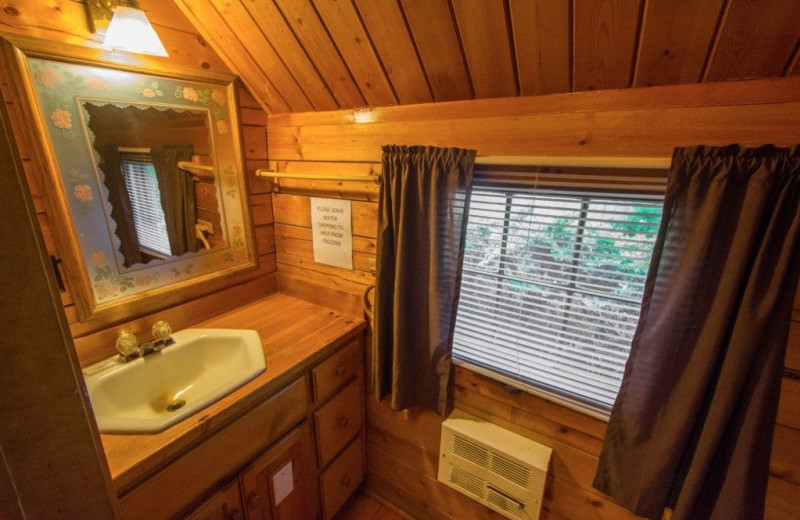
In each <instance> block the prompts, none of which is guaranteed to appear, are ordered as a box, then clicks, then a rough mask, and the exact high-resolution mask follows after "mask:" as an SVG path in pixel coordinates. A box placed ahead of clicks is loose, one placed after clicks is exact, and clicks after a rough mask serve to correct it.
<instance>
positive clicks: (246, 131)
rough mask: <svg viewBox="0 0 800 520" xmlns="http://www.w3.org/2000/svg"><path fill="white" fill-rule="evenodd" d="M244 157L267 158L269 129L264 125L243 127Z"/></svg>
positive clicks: (249, 158)
mask: <svg viewBox="0 0 800 520" xmlns="http://www.w3.org/2000/svg"><path fill="white" fill-rule="evenodd" d="M242 140H243V141H244V157H245V159H246V160H248V161H249V160H251V159H262V160H263V159H266V158H267V130H266V128H264V127H263V126H245V127H243V128H242Z"/></svg>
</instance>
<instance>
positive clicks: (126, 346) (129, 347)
mask: <svg viewBox="0 0 800 520" xmlns="http://www.w3.org/2000/svg"><path fill="white" fill-rule="evenodd" d="M138 349H139V340H137V339H136V336H135V335H134V334H131V333H130V332H122V333H120V335H119V337H118V338H117V350H118V351H119V353H120V354H122V355H123V356H130V355H132V354H134V353H136V351H137V350H138Z"/></svg>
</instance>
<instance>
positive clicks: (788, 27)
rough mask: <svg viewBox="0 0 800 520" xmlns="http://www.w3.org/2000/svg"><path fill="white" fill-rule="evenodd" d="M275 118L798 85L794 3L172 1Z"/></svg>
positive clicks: (799, 42)
mask: <svg viewBox="0 0 800 520" xmlns="http://www.w3.org/2000/svg"><path fill="white" fill-rule="evenodd" d="M175 3H176V4H177V5H178V6H179V7H180V9H181V10H182V11H183V12H184V14H185V15H186V16H187V17H188V18H189V20H190V21H191V22H192V23H193V24H194V26H195V27H196V29H197V30H199V31H200V33H201V34H202V35H203V37H204V38H205V39H206V40H208V42H209V43H210V44H211V45H212V47H213V48H214V49H215V50H216V51H217V53H219V55H220V56H221V57H222V59H223V60H224V61H225V62H226V63H227V65H228V66H229V67H230V68H231V69H232V70H233V71H234V72H236V73H237V74H238V75H239V76H241V78H242V80H243V81H244V83H245V84H246V85H247V87H248V88H249V89H250V91H251V92H252V93H253V94H254V95H255V96H256V98H257V99H258V100H259V102H260V103H261V104H262V106H263V107H264V108H265V109H266V110H267V111H268V112H269V113H271V114H276V113H285V112H306V111H319V110H332V109H338V108H342V109H350V108H356V107H365V106H384V105H396V104H409V103H425V102H431V101H437V102H438V101H453V100H463V99H475V98H493V97H506V96H529V95H538V94H551V93H560V92H577V91H585V90H595V89H609V88H629V87H646V86H651V85H669V84H679V83H695V82H710V81H723V80H732V79H745V78H755V77H761V78H763V77H779V76H786V75H798V74H800V0H175Z"/></svg>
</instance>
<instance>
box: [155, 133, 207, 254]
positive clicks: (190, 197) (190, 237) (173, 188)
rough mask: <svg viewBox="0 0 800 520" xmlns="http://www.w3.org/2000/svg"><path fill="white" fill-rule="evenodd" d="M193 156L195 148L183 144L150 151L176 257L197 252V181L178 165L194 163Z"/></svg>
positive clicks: (160, 147)
mask: <svg viewBox="0 0 800 520" xmlns="http://www.w3.org/2000/svg"><path fill="white" fill-rule="evenodd" d="M192 153H193V148H192V145H182V144H170V145H159V146H154V147H153V148H152V149H151V150H150V156H151V158H152V159H153V166H155V169H156V177H158V189H159V191H160V192H161V206H162V208H163V210H164V220H165V221H166V223H167V234H168V235H169V245H170V249H171V250H172V254H173V255H175V256H180V255H182V254H184V253H186V252H189V251H191V252H195V251H197V250H198V247H197V235H196V231H195V224H196V223H197V214H196V209H195V206H196V203H195V198H196V195H195V191H194V181H193V180H192V176H191V174H190V173H189V172H187V171H184V170H181V169H180V168H178V162H179V161H189V160H191V158H192Z"/></svg>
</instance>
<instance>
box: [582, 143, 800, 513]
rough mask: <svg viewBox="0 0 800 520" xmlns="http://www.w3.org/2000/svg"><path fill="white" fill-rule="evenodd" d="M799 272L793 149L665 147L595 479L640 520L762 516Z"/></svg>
mask: <svg viewBox="0 0 800 520" xmlns="http://www.w3.org/2000/svg"><path fill="white" fill-rule="evenodd" d="M798 270H800V153H798V148H797V147H793V148H777V147H773V146H764V147H761V148H757V149H745V148H741V147H739V146H735V145H733V146H728V147H721V148H713V147H693V148H681V149H677V150H676V151H675V154H674V156H673V161H672V166H671V169H670V173H669V181H668V186H667V193H666V198H665V201H664V212H663V220H662V224H661V230H660V233H659V237H658V239H657V241H656V246H655V250H654V253H653V260H652V263H651V267H650V271H649V274H648V281H647V284H646V286H645V292H644V300H643V304H642V313H641V317H640V321H639V324H638V327H637V331H636V334H635V336H634V339H633V343H632V347H631V354H630V357H629V359H628V363H627V365H626V369H625V374H624V377H623V381H622V386H621V388H620V392H619V395H618V397H617V400H616V403H615V405H614V407H613V410H612V413H611V418H610V420H609V424H608V429H607V433H606V438H605V444H604V447H603V451H602V454H601V457H600V461H599V465H598V470H597V474H596V476H595V481H594V485H595V487H597V488H598V489H599V490H601V491H603V492H604V493H607V494H608V495H610V496H612V497H613V498H614V499H615V500H616V501H618V502H619V503H620V504H621V505H623V506H624V507H626V508H627V509H629V510H630V511H632V512H634V513H636V514H639V515H641V516H645V517H647V518H653V519H656V518H661V515H662V513H663V510H664V508H665V507H672V508H673V509H674V512H673V516H672V520H705V519H713V520H758V519H760V518H763V509H764V494H765V491H766V483H767V477H768V470H769V457H770V449H771V441H772V432H773V428H774V422H775V416H776V413H777V402H778V395H779V391H780V381H781V373H782V363H783V355H784V351H785V346H786V341H787V336H788V328H789V321H790V316H791V305H792V300H793V295H794V291H795V287H796V285H797V278H798Z"/></svg>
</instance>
